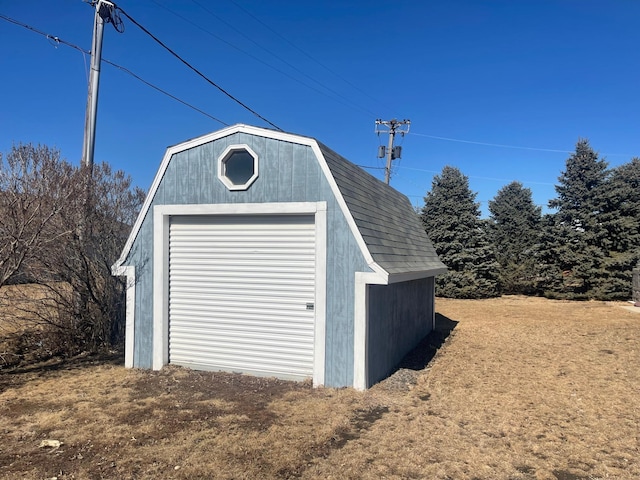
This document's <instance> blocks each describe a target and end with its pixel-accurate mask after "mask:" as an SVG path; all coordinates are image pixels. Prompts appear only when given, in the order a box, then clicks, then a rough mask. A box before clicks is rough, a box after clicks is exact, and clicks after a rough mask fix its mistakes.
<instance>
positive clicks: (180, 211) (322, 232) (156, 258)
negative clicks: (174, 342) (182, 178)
mask: <svg viewBox="0 0 640 480" xmlns="http://www.w3.org/2000/svg"><path fill="white" fill-rule="evenodd" d="M296 214H298V215H303V214H307V215H314V216H315V225H316V226H315V232H316V233H315V235H316V284H315V290H316V292H315V297H316V303H315V305H316V309H315V312H316V313H315V327H314V328H315V336H314V359H313V385H314V386H320V385H324V382H325V356H326V351H325V337H326V306H325V303H326V285H327V240H326V237H327V219H326V216H327V203H326V202H292V203H242V204H196V205H193V204H189V205H157V206H155V207H154V208H153V272H154V274H153V347H152V348H153V369H154V370H159V369H161V368H162V367H163V366H164V365H166V364H167V363H168V361H169V305H168V298H169V221H170V218H171V217H172V216H174V215H181V216H182V215H296Z"/></svg>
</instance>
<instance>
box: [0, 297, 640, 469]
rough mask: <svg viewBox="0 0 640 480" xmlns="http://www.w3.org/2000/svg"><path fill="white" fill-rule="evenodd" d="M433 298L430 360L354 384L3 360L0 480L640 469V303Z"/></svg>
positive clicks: (108, 363)
mask: <svg viewBox="0 0 640 480" xmlns="http://www.w3.org/2000/svg"><path fill="white" fill-rule="evenodd" d="M437 308H438V311H439V313H440V319H439V320H440V325H442V326H446V325H447V324H451V321H453V322H457V325H456V327H455V329H454V330H453V334H452V335H451V336H450V337H449V339H448V341H447V342H446V343H445V345H444V346H443V347H442V348H441V349H440V350H439V352H438V354H437V355H436V356H435V358H434V359H433V360H432V361H431V362H430V363H429V364H428V365H427V366H426V368H422V369H420V370H418V371H415V372H414V371H412V370H401V371H399V372H398V373H397V374H395V375H393V376H392V377H391V378H390V379H389V380H387V381H385V382H382V383H381V384H379V385H376V386H375V387H374V388H372V389H370V390H369V391H367V392H364V393H359V392H354V391H353V390H351V389H338V390H336V389H312V388H310V386H309V385H307V384H297V383H291V382H283V381H277V380H273V379H270V380H267V379H259V378H254V377H248V376H240V375H230V374H220V373H215V374H214V373H209V372H191V371H188V370H184V369H181V368H175V367H170V368H166V369H164V370H163V371H161V372H148V371H137V370H125V369H124V368H122V367H121V366H120V365H119V362H120V359H117V358H114V359H106V360H105V359H101V360H99V361H98V360H94V359H89V358H85V359H78V360H76V361H75V362H71V363H63V364H56V363H50V364H46V365H38V366H33V367H32V368H23V369H21V370H12V371H9V372H5V373H0V478H6V479H9V478H11V479H13V478H32V479H44V478H52V477H54V476H56V477H57V478H58V479H60V480H64V479H72V478H73V479H85V478H86V479H94V478H96V479H98V478H113V479H134V478H135V479H151V478H163V479H194V478H196V479H197V478H202V479H204V478H207V479H209V478H224V479H231V478H234V479H243V478H247V479H248V478H251V479H253V478H299V477H302V478H323V479H324V478H336V479H345V478H346V479H349V478H353V479H355V478H371V479H374V478H375V479H378V478H390V479H391V478H398V479H399V478H427V479H513V480H518V479H521V480H532V479H559V480H577V479H585V480H586V479H605V478H612V479H613V478H615V479H632V478H640V463H639V460H638V458H639V457H640V438H639V435H640V427H639V425H640V369H639V368H638V367H639V366H640V315H639V314H638V313H633V312H630V311H628V310H625V309H624V308H622V304H615V303H604V302H585V303H575V302H561V301H549V300H544V299H536V298H533V299H529V298H524V297H504V298H501V299H495V300H482V301H478V300H475V301H461V300H445V299H439V300H438V303H437ZM423 353H424V352H423ZM427 353H428V352H427ZM425 357H428V355H422V357H421V356H420V355H418V358H425ZM414 358H415V357H414ZM423 367H424V363H423ZM44 439H54V440H60V441H62V442H63V444H62V445H61V446H60V447H59V448H57V449H51V448H39V445H40V442H41V441H42V440H44Z"/></svg>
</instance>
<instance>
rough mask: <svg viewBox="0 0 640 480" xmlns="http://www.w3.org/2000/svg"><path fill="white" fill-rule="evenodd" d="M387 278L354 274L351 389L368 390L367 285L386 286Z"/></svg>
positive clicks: (364, 273)
mask: <svg viewBox="0 0 640 480" xmlns="http://www.w3.org/2000/svg"><path fill="white" fill-rule="evenodd" d="M387 283H388V276H384V275H382V274H381V273H378V272H356V274H355V295H354V315H353V316H354V324H353V388H355V389H356V390H366V389H367V388H369V368H368V367H369V353H368V335H369V285H372V284H374V285H386V284H387Z"/></svg>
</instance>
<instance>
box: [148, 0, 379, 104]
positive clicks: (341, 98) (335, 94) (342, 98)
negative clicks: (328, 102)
mask: <svg viewBox="0 0 640 480" xmlns="http://www.w3.org/2000/svg"><path fill="white" fill-rule="evenodd" d="M151 1H152V2H153V3H154V4H156V5H157V6H158V7H160V8H162V9H164V10H166V11H167V12H169V13H171V14H172V15H174V16H176V17H178V18H180V19H181V20H182V21H184V22H186V23H188V24H190V25H192V26H194V27H196V28H197V29H198V30H200V31H202V32H204V33H206V34H207V35H209V36H211V37H213V38H215V39H216V40H218V41H220V42H222V43H224V44H225V45H227V46H229V47H231V48H233V49H234V50H237V51H238V52H240V53H242V54H243V55H246V56H247V57H249V58H251V59H253V60H255V61H256V62H258V63H260V64H262V65H264V66H266V67H268V68H270V69H272V70H274V71H275V72H278V73H279V74H281V75H284V76H285V77H287V78H289V79H290V80H293V81H294V82H297V83H299V84H300V85H302V86H304V87H306V88H308V89H310V90H312V91H314V92H316V93H318V94H320V95H324V96H326V97H328V98H331V99H332V100H335V101H337V102H338V103H341V104H342V105H345V106H348V107H351V108H355V109H357V110H360V111H361V112H362V113H365V114H367V115H371V116H375V113H373V112H371V111H370V110H368V109H367V108H365V107H362V106H360V105H358V104H357V103H355V102H354V101H353V100H351V99H349V98H347V97H345V96H344V95H342V94H340V93H339V92H337V91H335V90H333V89H331V88H330V87H328V86H326V85H324V84H322V83H321V82H319V81H318V80H316V79H315V78H313V77H311V76H310V75H307V74H306V73H304V72H303V71H302V70H300V69H299V68H297V67H296V66H295V65H292V64H291V63H289V62H287V61H286V60H285V59H283V58H281V57H279V56H278V55H276V54H275V53H273V52H271V51H270V50H269V49H267V48H265V47H264V46H262V45H260V43H258V42H256V41H255V40H253V39H252V38H250V37H249V36H247V35H246V34H245V33H243V32H242V31H241V30H240V29H238V28H236V27H234V26H233V25H232V24H230V23H229V22H226V21H225V20H224V19H222V18H221V17H220V16H218V15H216V14H215V13H214V12H212V11H211V10H209V9H208V8H206V7H205V6H203V5H202V4H201V3H199V2H197V1H195V0H192V1H193V3H195V4H196V5H197V6H198V7H200V8H201V9H202V10H204V11H205V12H207V13H208V14H209V15H211V16H212V17H214V18H216V19H218V20H219V21H220V22H222V23H224V24H225V25H227V26H228V27H229V28H231V29H233V30H234V31H236V32H237V33H238V34H239V35H242V36H243V37H244V38H245V39H247V40H249V41H250V42H252V43H253V44H255V45H257V46H258V47H259V48H261V49H262V50H264V51H265V52H267V53H269V54H270V55H272V56H273V57H275V58H276V59H278V60H280V61H281V62H282V63H284V64H285V65H287V66H288V67H290V68H291V69H293V70H295V71H296V72H298V73H299V74H300V75H303V76H304V77H306V78H308V79H309V80H311V81H312V82H315V83H316V84H318V85H319V86H320V87H322V88H324V89H325V90H326V91H327V92H330V93H331V94H332V95H333V96H331V95H328V94H327V92H325V91H323V90H319V89H318V88H316V87H314V86H312V85H310V84H308V83H306V82H304V81H302V80H300V79H299V78H296V77H294V76H293V75H291V74H289V73H287V72H285V71H284V70H281V69H279V68H278V67H276V66H274V65H272V64H270V63H268V62H266V61H264V60H263V59H262V58H260V57H257V56H256V55H253V54H252V53H250V52H247V51H246V50H243V49H242V48H240V47H238V46H237V45H235V44H233V43H231V42H229V41H228V40H226V39H224V38H223V37H221V36H220V35H217V34H215V33H213V32H212V31H210V30H207V29H206V28H204V27H202V26H200V25H198V24H197V23H195V22H193V21H191V20H190V19H188V18H187V17H185V16H184V15H181V14H179V13H178V12H176V11H174V10H172V9H170V8H169V7H167V6H165V5H163V4H161V3H160V2H158V1H157V0H151ZM345 102H346V103H345Z"/></svg>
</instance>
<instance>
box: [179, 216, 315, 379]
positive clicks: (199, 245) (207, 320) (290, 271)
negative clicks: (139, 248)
mask: <svg viewBox="0 0 640 480" xmlns="http://www.w3.org/2000/svg"><path fill="white" fill-rule="evenodd" d="M314 299H315V225H314V217H313V216H302V215H237V216H230V215H215V216H200V215H198V216H195V215H194V216H178V217H172V218H171V222H170V227H169V362H170V363H174V364H178V365H184V366H188V367H191V368H197V369H207V370H224V371H232V372H244V373H252V374H257V375H268V376H276V377H280V378H292V379H302V378H307V377H311V376H312V374H313V345H314V319H315V314H314V301H315V300H314Z"/></svg>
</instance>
